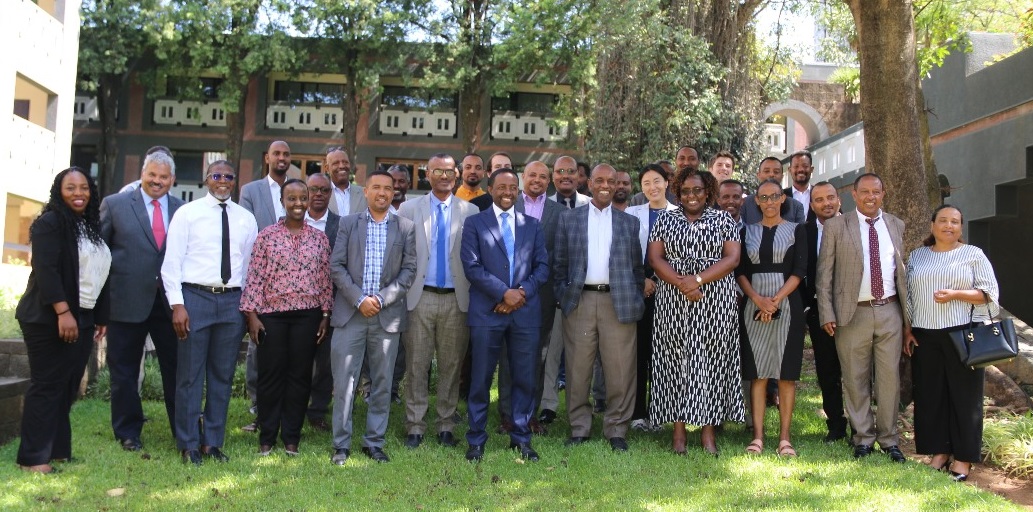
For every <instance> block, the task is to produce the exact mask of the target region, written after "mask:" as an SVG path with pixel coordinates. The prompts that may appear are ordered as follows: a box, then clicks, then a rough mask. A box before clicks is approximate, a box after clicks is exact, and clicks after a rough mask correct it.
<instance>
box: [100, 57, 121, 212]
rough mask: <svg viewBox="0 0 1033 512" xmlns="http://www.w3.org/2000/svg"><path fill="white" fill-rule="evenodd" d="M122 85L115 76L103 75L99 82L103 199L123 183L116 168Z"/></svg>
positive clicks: (101, 186)
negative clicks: (117, 179) (119, 104)
mask: <svg viewBox="0 0 1033 512" xmlns="http://www.w3.org/2000/svg"><path fill="white" fill-rule="evenodd" d="M122 84H123V80H122V77H121V76H119V75H114V74H104V75H101V77H100V79H99V80H98V87H97V103H98V104H99V105H98V107H99V114H100V140H99V141H98V142H97V166H98V168H99V171H98V174H99V176H98V178H99V179H98V183H97V186H98V188H99V189H100V190H99V192H100V195H101V196H102V197H103V196H107V195H110V194H112V193H115V192H117V191H118V189H119V188H121V187H120V185H121V183H118V182H117V181H116V179H115V168H116V165H117V163H118V135H117V133H116V132H117V131H118V98H119V96H121V91H122Z"/></svg>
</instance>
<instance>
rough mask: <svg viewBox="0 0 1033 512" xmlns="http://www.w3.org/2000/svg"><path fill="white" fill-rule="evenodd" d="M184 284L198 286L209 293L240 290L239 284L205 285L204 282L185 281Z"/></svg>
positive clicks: (192, 286)
mask: <svg viewBox="0 0 1033 512" xmlns="http://www.w3.org/2000/svg"><path fill="white" fill-rule="evenodd" d="M183 286H189V287H191V288H197V289H198V290H204V291H206V292H208V293H214V294H216V295H218V294H220V293H230V292H239V291H240V287H239V286H205V285H203V284H194V283H183Z"/></svg>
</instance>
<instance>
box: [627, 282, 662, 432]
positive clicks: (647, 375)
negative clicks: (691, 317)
mask: <svg viewBox="0 0 1033 512" xmlns="http://www.w3.org/2000/svg"><path fill="white" fill-rule="evenodd" d="M645 303H646V309H645V312H644V313H642V319H641V320H639V321H638V333H637V336H636V338H637V345H636V348H635V350H636V352H637V357H638V374H637V376H636V377H635V409H634V411H633V412H632V414H631V419H633V420H642V419H646V418H648V417H649V401H648V399H647V396H646V387H647V386H648V384H649V382H650V381H651V380H652V378H653V316H654V315H655V314H656V303H655V302H654V300H653V298H652V297H646V299H645Z"/></svg>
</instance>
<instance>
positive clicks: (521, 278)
mask: <svg viewBox="0 0 1033 512" xmlns="http://www.w3.org/2000/svg"><path fill="white" fill-rule="evenodd" d="M515 210H516V209H515V208H514V219H513V221H514V222H513V224H514V225H515V226H516V229H515V233H513V235H514V238H515V240H514V255H513V266H514V269H513V286H510V285H509V258H508V257H507V255H506V244H505V243H504V242H503V241H502V230H501V228H500V227H499V223H498V219H496V218H495V209H494V208H492V209H489V210H485V211H483V212H480V213H478V214H476V215H473V216H472V217H469V218H467V219H466V222H465V223H464V224H463V242H462V247H461V259H462V262H463V271H464V272H465V273H466V279H467V280H469V281H470V310H469V313H468V314H467V316H466V324H467V325H469V326H471V327H501V326H505V325H508V324H509V323H510V322H511V321H512V322H516V323H517V324H519V325H521V326H524V327H541V323H542V311H541V290H542V287H543V286H544V284H545V282H546V280H548V279H549V256H548V254H547V253H546V251H545V233H544V231H542V228H541V224H539V223H538V221H537V220H535V219H534V217H530V216H527V215H524V214H523V213H520V212H518V211H515ZM511 288H523V289H524V293H525V294H526V302H525V304H524V306H523V307H521V308H519V309H517V310H516V311H513V312H512V313H510V314H508V315H503V314H499V313H496V312H495V311H494V309H495V305H496V304H498V303H499V302H502V296H503V294H505V293H506V291H507V290H509V289H511Z"/></svg>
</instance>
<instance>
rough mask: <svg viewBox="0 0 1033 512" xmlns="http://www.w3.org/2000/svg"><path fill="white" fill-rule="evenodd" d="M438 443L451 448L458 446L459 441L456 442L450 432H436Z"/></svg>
mask: <svg viewBox="0 0 1033 512" xmlns="http://www.w3.org/2000/svg"><path fill="white" fill-rule="evenodd" d="M438 443H439V444H441V445H442V446H449V447H452V446H455V445H457V444H459V441H456V436H454V435H452V433H451V432H448V431H446V432H438Z"/></svg>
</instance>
